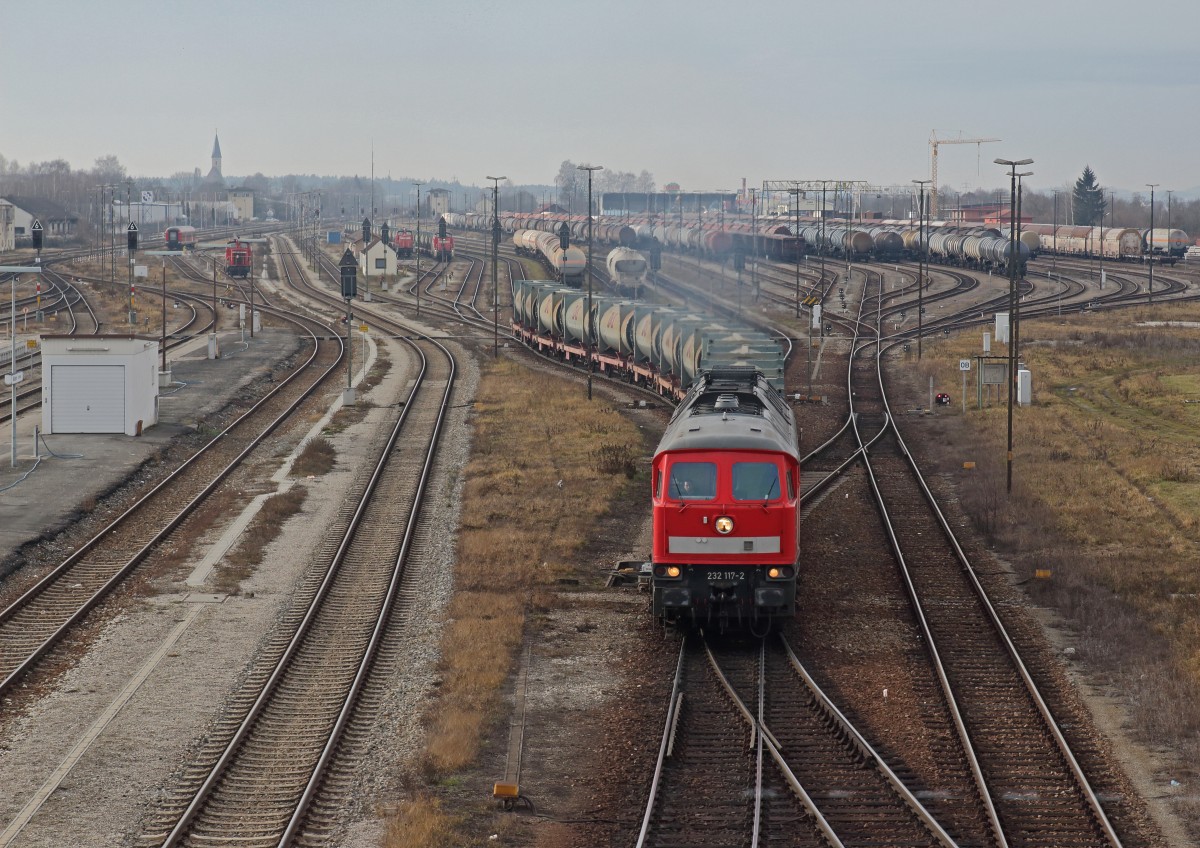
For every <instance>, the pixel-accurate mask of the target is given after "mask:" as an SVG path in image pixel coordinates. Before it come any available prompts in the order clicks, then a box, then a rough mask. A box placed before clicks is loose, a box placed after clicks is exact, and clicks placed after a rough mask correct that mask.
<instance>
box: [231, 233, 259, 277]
mask: <svg viewBox="0 0 1200 848" xmlns="http://www.w3.org/2000/svg"><path fill="white" fill-rule="evenodd" d="M253 250H254V249H253V248H252V247H251V246H250V245H248V244H242V242H241V241H240V240H238V239H234V240H233V241H231V242H229V243H228V244H226V246H225V273H226V274H228V275H229V276H231V277H243V278H244V277H248V276H249V275H250V269H251V266H252V265H253V264H254V252H253Z"/></svg>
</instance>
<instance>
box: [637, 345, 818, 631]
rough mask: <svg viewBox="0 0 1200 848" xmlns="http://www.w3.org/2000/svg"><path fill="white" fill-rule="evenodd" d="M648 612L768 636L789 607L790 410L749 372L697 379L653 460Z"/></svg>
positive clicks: (796, 485) (793, 544) (793, 484)
mask: <svg viewBox="0 0 1200 848" xmlns="http://www.w3.org/2000/svg"><path fill="white" fill-rule="evenodd" d="M652 472H653V473H652V477H651V483H650V485H651V503H652V507H651V510H652V516H653V549H652V550H653V553H652V557H651V575H652V576H651V578H650V580H651V609H652V612H653V614H654V615H655V616H656V617H657V618H658V619H659V620H661V621H662V622H664V623H673V624H678V625H682V626H684V627H689V628H695V627H703V628H705V629H706V630H715V631H717V632H725V631H729V630H735V631H739V632H750V633H752V634H758V635H765V634H766V633H767V632H769V631H770V630H771V628H772V627H773V626H775V625H777V624H780V623H782V622H784V621H786V620H787V619H788V618H790V617H791V616H792V615H793V613H794V610H795V603H796V563H797V553H798V547H797V540H798V537H799V516H800V510H799V508H798V506H799V502H798V495H799V491H800V461H799V454H798V451H797V447H796V421H795V417H794V415H793V413H792V410H791V408H790V407H789V406H788V405H787V403H786V402H785V401H784V400H783V398H782V397H781V396H780V394H779V392H778V391H777V390H776V389H775V387H774V386H772V385H771V383H770V381H768V380H767V379H765V378H764V376H763V375H762V374H761V373H760V372H759V371H758V370H756V369H755V368H753V367H721V368H713V369H711V370H708V371H705V372H703V373H702V374H700V375H699V377H698V378H697V379H696V381H695V382H694V383H693V384H692V387H691V389H690V390H689V391H688V393H687V395H686V396H685V397H684V399H683V401H682V402H681V403H680V404H679V407H678V408H677V409H676V410H675V414H674V415H673V416H672V418H671V422H670V424H669V425H668V426H667V429H666V432H665V433H664V434H663V437H662V440H661V441H660V442H659V444H658V448H657V450H655V452H654V462H653V466H652Z"/></svg>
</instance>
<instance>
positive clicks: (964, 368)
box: [958, 359, 971, 415]
mask: <svg viewBox="0 0 1200 848" xmlns="http://www.w3.org/2000/svg"><path fill="white" fill-rule="evenodd" d="M958 370H959V371H961V372H962V378H963V379H962V411H963V415H966V414H967V372H968V371H970V370H971V360H969V359H960V360H958Z"/></svg>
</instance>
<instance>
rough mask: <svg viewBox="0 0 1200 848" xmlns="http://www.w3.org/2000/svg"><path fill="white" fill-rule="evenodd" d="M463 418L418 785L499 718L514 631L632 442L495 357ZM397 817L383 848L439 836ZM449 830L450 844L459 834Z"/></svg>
mask: <svg viewBox="0 0 1200 848" xmlns="http://www.w3.org/2000/svg"><path fill="white" fill-rule="evenodd" d="M531 410H537V411H538V412H537V415H536V416H533V415H531ZM475 416H476V417H475V438H474V448H473V453H472V457H471V460H470V462H469V463H468V465H467V468H466V470H465V478H466V483H465V485H464V487H463V496H462V512H461V516H462V517H461V527H460V533H459V538H458V550H457V557H456V565H455V590H456V593H455V597H454V599H453V600H452V601H451V603H450V606H449V608H448V609H447V612H446V615H447V619H448V624H447V626H446V628H445V631H444V633H443V637H442V645H441V660H440V666H439V669H438V670H439V673H440V676H441V680H442V685H441V686H440V687H439V690H438V696H437V698H436V701H435V702H434V703H433V705H432V706H431V707H430V710H429V712H428V715H427V717H426V721H427V723H428V725H429V733H428V737H427V743H426V751H425V753H424V756H423V760H422V763H421V768H420V772H421V775H422V778H423V779H424V780H425V781H426V784H427V787H428V788H429V791H435V790H436V788H437V787H439V786H444V785H445V782H446V781H447V780H448V779H452V778H453V777H454V775H455V773H456V772H458V771H460V770H462V769H464V768H466V767H468V766H470V765H471V764H472V763H473V762H474V760H475V758H476V757H477V756H478V753H479V751H480V746H481V744H482V741H483V739H484V738H485V735H486V734H487V733H488V732H490V731H491V729H492V728H493V727H494V726H495V724H496V723H497V722H498V721H499V720H501V717H502V707H503V701H502V698H501V691H502V688H503V686H504V684H505V682H506V680H507V679H508V676H509V675H510V673H511V672H512V669H513V666H514V663H515V657H516V655H517V652H518V650H519V648H520V645H521V643H522V639H523V637H524V632H525V629H526V628H527V627H536V626H537V622H538V621H539V620H540V619H539V617H540V616H541V615H543V614H544V613H545V611H546V610H548V609H550V608H551V607H552V606H553V605H554V604H555V602H556V601H555V593H554V586H555V585H556V581H558V580H560V579H562V578H565V577H568V576H572V575H577V572H576V568H577V567H578V559H579V556H580V553H581V551H582V550H583V548H584V546H585V545H586V543H587V540H588V538H589V534H590V532H591V528H592V525H593V522H594V521H595V520H596V519H597V518H598V517H599V516H601V515H602V514H604V512H605V511H606V510H607V509H608V504H609V502H610V500H611V499H612V498H614V497H617V496H618V495H619V494H620V493H621V492H622V491H624V490H625V487H627V486H628V485H630V484H629V483H628V480H627V478H628V477H630V476H634V474H636V462H635V460H636V457H637V456H638V454H637V451H639V450H641V448H642V445H641V434H640V433H639V431H638V429H637V427H636V426H635V425H633V424H632V423H630V422H629V421H627V420H626V419H625V418H623V417H622V416H621V415H620V414H619V413H618V412H616V411H615V410H614V409H613V408H612V407H611V406H609V405H608V404H606V403H604V402H603V401H595V402H592V403H588V402H586V401H584V400H583V399H582V398H581V396H580V391H579V387H578V386H577V385H576V384H575V383H573V382H569V381H566V380H560V379H557V378H554V377H547V376H543V375H538V376H535V377H531V376H530V373H529V372H528V371H527V370H525V369H524V368H522V367H521V366H519V365H518V364H516V363H513V362H509V361H505V360H501V361H499V362H494V363H488V364H486V365H485V366H484V374H483V377H482V380H481V383H480V387H479V392H478V396H477V398H476V403H475ZM533 422H536V423H533ZM598 440H601V441H600V445H599V447H598V446H597V441H598ZM631 468H632V469H633V473H632V474H631V473H630V469H631ZM409 815H415V813H412V812H406V811H405V810H401V811H399V812H397V813H396V814H395V817H394V818H392V819H391V820H390V821H389V823H388V833H389V838H388V841H386V842H385V844H386V845H387V846H388V848H399V846H409V845H416V844H429V845H433V844H441V843H436V842H429V843H415V842H407V841H399V840H400V839H402V838H407V836H405V835H404V833H403V832H404V831H406V830H407V828H406V827H405V825H404V821H405V818H406V817H407V816H409ZM421 815H425V814H424V813H422V814H421ZM446 826H447V827H450V828H451V829H453V824H452V823H451V824H447V825H446ZM393 833H396V834H397V837H396V841H393V840H392V838H391V834H393ZM457 836H458V837H459V838H458V841H456V842H455V843H454V844H466V843H467V841H468V840H466V839H463V838H461V836H462V835H461V834H457ZM431 838H433V837H431ZM439 838H440V837H439Z"/></svg>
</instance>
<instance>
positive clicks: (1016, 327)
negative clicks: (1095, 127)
mask: <svg viewBox="0 0 1200 848" xmlns="http://www.w3.org/2000/svg"><path fill="white" fill-rule="evenodd" d="M1032 176H1033V171H1021V172H1020V173H1018V174H1017V227H1016V233H1017V238H1016V247H1017V252H1016V254H1015V256H1016V259H1015V261H1016V263H1017V304H1016V306H1017V309H1016V312H1014V313H1013V326H1012V340H1013V343H1012V346H1013V360H1014V361H1016V363H1017V365H1018V366H1019V365H1020V359H1021V284H1022V283H1024V282H1025V263H1024V262H1022V261H1021V201H1022V199H1023V198H1024V197H1025V194H1024V186H1022V185H1021V178H1022V177H1032ZM1013 373H1016V372H1013Z"/></svg>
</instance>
